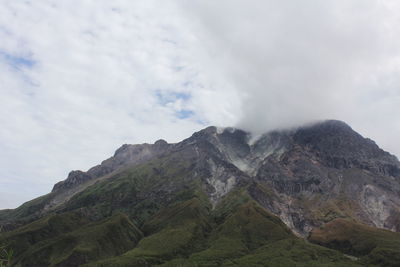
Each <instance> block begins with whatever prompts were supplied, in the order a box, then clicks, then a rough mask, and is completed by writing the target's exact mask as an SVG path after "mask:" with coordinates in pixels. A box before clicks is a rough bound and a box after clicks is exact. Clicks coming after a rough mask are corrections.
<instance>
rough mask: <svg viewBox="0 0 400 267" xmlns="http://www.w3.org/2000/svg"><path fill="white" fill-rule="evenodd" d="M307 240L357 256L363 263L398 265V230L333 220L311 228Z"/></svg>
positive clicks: (399, 240)
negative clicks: (318, 227) (320, 226)
mask: <svg viewBox="0 0 400 267" xmlns="http://www.w3.org/2000/svg"><path fill="white" fill-rule="evenodd" d="M309 240H310V241H311V242H314V243H316V244H319V245H323V246H326V247H329V248H332V249H335V250H339V251H341V252H343V253H346V254H350V255H354V256H357V257H360V258H361V262H363V263H364V264H370V265H377V266H400V233H395V232H391V231H388V230H383V229H377V228H374V227H370V226H367V225H363V224H359V223H356V222H353V221H350V220H345V219H336V220H334V221H332V222H329V223H327V224H326V225H324V226H323V227H322V228H320V229H315V230H314V231H312V233H311V235H310V237H309Z"/></svg>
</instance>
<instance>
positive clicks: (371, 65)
mask: <svg viewBox="0 0 400 267" xmlns="http://www.w3.org/2000/svg"><path fill="white" fill-rule="evenodd" d="M0 6H1V9H0V40H1V42H0V82H1V84H0V96H1V99H2V105H0V124H1V125H2V127H0V140H1V142H0V149H1V151H2V153H1V154H0V162H1V164H0V208H6V207H15V206H17V205H18V204H21V203H22V201H25V200H29V199H31V198H33V197H35V196H38V195H41V194H44V193H46V192H48V191H50V189H51V187H52V185H53V184H54V183H55V182H57V181H59V180H61V179H64V178H65V177H66V175H67V173H68V172H69V171H70V170H72V169H82V170H86V169H88V168H89V167H91V166H93V165H95V164H97V163H99V162H100V161H101V160H103V159H105V158H106V157H108V156H110V155H112V153H113V152H114V150H115V149H116V148H117V147H119V146H120V145H121V144H123V143H142V142H153V141H155V140H157V139H159V138H164V139H166V140H168V141H170V142H175V141H179V140H181V139H183V138H185V137H187V136H189V135H190V134H191V133H192V132H193V131H194V130H198V129H200V128H203V127H205V125H208V124H214V125H219V126H230V125H238V126H240V127H244V128H246V129H249V130H252V131H255V132H260V131H265V130H268V129H271V128H274V127H284V126H288V125H292V124H298V123H302V122H305V121H308V120H313V119H320V118H327V117H329V118H338V119H343V120H345V121H347V122H349V123H350V124H351V125H352V126H354V127H355V129H356V130H358V131H360V132H361V133H362V134H364V135H366V136H369V137H372V138H373V139H375V140H376V141H377V142H378V144H380V145H382V146H383V147H384V148H385V149H387V150H389V151H391V152H395V153H397V155H400V141H398V138H397V137H398V136H399V134H400V123H399V120H398V119H397V118H396V116H397V114H399V107H400V105H399V104H400V99H399V97H400V93H399V91H400V90H399V89H398V88H399V85H400V81H399V79H398V73H399V66H400V64H399V62H400V61H399V54H400V53H399V47H400V46H399V42H398V41H399V38H398V36H400V35H399V32H398V31H399V29H400V27H398V26H399V25H398V21H399V20H398V19H399V16H398V15H397V14H396V11H397V10H399V9H398V8H399V6H398V4H397V2H396V1H372V0H359V1H355V0H353V1H307V2H302V3H298V2H297V1H279V2H277V1H256V0H252V1H236V0H232V1H224V0H220V1H186V2H183V1H153V0H148V1H128V0H119V1H89V0H86V1H78V0H69V1H51V0H43V1H1V2H0ZM14 192H17V193H14ZM12 194H13V195H14V197H13V196H12ZM17 194H19V195H17Z"/></svg>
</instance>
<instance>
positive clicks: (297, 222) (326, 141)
mask: <svg viewBox="0 0 400 267" xmlns="http://www.w3.org/2000/svg"><path fill="white" fill-rule="evenodd" d="M189 142H192V143H193V142H194V143H195V144H196V147H197V148H196V149H197V151H203V153H205V154H207V156H208V157H210V158H211V159H212V160H209V162H211V163H210V164H209V166H208V169H210V170H211V174H210V178H209V179H207V182H208V183H209V184H210V186H211V189H210V190H211V191H210V193H209V194H210V198H211V199H212V201H213V202H214V203H216V202H218V200H219V199H220V198H221V197H223V196H224V195H226V193H228V192H229V191H230V190H231V189H232V188H234V187H235V186H236V184H237V183H238V181H247V182H248V181H254V182H256V183H258V184H262V185H264V186H265V187H267V188H268V189H269V191H270V192H269V195H267V196H266V195H265V192H263V191H260V190H257V189H255V188H256V187H255V188H253V189H250V192H251V193H252V194H253V197H254V199H256V200H257V201H259V203H260V204H261V205H263V206H264V207H265V208H267V209H268V210H270V211H271V212H273V213H275V214H276V215H278V216H279V217H280V218H281V219H282V220H283V221H284V222H285V223H286V224H287V225H288V226H289V227H290V228H291V229H293V230H294V231H295V232H296V233H298V234H300V235H307V234H308V232H309V231H310V230H311V229H312V228H314V227H316V226H319V225H321V224H323V223H324V222H326V221H329V220H331V219H334V218H337V217H349V218H353V219H355V220H357V221H360V222H363V223H366V224H369V225H372V226H376V227H381V228H386V229H390V230H397V229H398V228H399V226H398V220H397V221H396V220H393V219H392V218H393V217H396V216H397V214H399V211H400V163H399V161H398V160H397V158H396V157H395V156H393V155H391V154H389V153H387V152H385V151H383V150H382V149H380V148H379V147H378V146H377V145H376V144H375V143H374V142H373V141H371V140H370V139H366V138H363V137H362V136H361V135H359V134H358V133H356V132H355V131H353V130H352V129H351V128H350V127H349V126H348V125H347V124H345V123H343V122H341V121H325V122H321V123H317V124H314V125H311V126H307V127H302V128H299V129H294V130H288V131H274V132H270V133H267V134H265V135H263V136H261V137H260V138H259V139H258V140H253V141H251V136H250V134H249V133H246V132H244V131H242V130H236V129H233V128H226V129H224V130H219V131H217V129H216V128H215V127H209V128H207V129H205V130H203V131H200V132H198V133H195V134H194V135H193V136H192V137H191V138H189V139H187V140H185V141H183V143H184V144H186V145H187V144H188V143H189ZM215 158H217V159H218V160H215ZM218 162H219V163H218ZM218 165H219V166H218ZM223 166H230V170H229V171H227V169H224V167H223ZM232 166H234V167H236V170H234V169H232ZM250 188H252V187H250ZM395 215H396V216H395Z"/></svg>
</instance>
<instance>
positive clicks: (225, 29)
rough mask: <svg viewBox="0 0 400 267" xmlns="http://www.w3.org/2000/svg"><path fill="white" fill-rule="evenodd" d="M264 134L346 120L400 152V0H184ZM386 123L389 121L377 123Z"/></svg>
mask: <svg viewBox="0 0 400 267" xmlns="http://www.w3.org/2000/svg"><path fill="white" fill-rule="evenodd" d="M183 8H184V10H185V11H186V12H187V14H188V17H190V19H189V20H190V22H191V23H192V27H193V29H194V31H195V33H196V35H197V37H198V38H199V40H200V42H201V44H202V45H203V46H204V49H205V50H207V51H208V53H209V57H210V58H211V60H209V61H208V62H206V63H205V64H207V65H213V70H215V69H220V70H221V71H220V72H219V73H218V75H220V76H221V77H223V78H224V79H226V80H229V81H230V82H231V84H233V87H234V90H235V91H236V93H237V94H238V95H239V96H240V99H241V102H240V106H238V107H237V109H239V110H240V112H238V116H237V121H236V127H238V128H243V129H246V130H249V131H251V132H253V133H255V134H259V133H263V132H266V131H269V130H271V129H276V128H287V127H293V126H297V125H302V124H304V123H309V122H313V121H316V120H324V119H339V120H343V121H346V122H347V123H349V124H350V125H351V126H353V128H355V129H356V130H358V131H360V132H361V133H362V134H363V135H366V136H369V137H372V138H376V139H378V140H377V141H378V143H379V144H381V145H383V146H384V147H385V148H386V149H389V150H390V151H392V152H396V153H397V155H399V154H400V143H399V141H398V138H397V136H399V134H400V123H399V120H398V118H397V116H398V114H399V111H400V108H399V107H400V90H399V88H400V87H399V86H400V80H399V69H400V68H399V67H400V64H399V62H400V61H399V59H400V57H399V55H400V51H399V48H400V46H399V39H400V38H399V36H400V27H399V26H400V25H399V21H400V20H399V15H398V12H397V11H398V10H399V8H400V7H399V4H397V3H396V2H395V1H354V0H353V1H347V0H346V1H305V2H304V1H302V2H299V1H279V2H278V1H205V2H204V1H202V2H200V1H198V2H196V4H195V3H193V2H191V3H190V4H185V5H184V6H183ZM378 128H380V129H379V130H377V129H378Z"/></svg>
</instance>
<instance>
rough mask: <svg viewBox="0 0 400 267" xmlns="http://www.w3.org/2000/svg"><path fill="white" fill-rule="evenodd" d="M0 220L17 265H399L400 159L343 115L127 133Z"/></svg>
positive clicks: (0, 239) (2, 214)
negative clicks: (149, 134) (283, 124)
mask: <svg viewBox="0 0 400 267" xmlns="http://www.w3.org/2000/svg"><path fill="white" fill-rule="evenodd" d="M0 225H2V229H3V233H1V235H0V243H6V244H9V246H10V247H12V248H13V249H14V251H15V264H16V266H78V265H83V264H87V265H86V266H154V265H160V266H161V265H162V266H250V265H251V264H253V265H254V266H311V265H313V266H345V265H346V266H349V265H350V266H365V265H368V264H369V265H371V266H399V265H397V264H400V241H399V240H400V234H399V233H397V232H399V231H400V162H399V161H398V160H397V158H396V157H395V156H393V155H391V154H389V153H388V152H385V151H383V150H382V149H380V148H379V147H378V146H377V145H376V144H375V143H374V142H373V141H372V140H370V139H367V138H364V137H362V136H361V135H360V134H358V133H357V132H355V131H354V130H353V129H352V128H351V127H350V126H348V125H347V124H345V123H344V122H341V121H335V120H329V121H323V122H319V123H315V124H312V125H308V126H303V127H299V128H296V129H290V130H276V131H271V132H268V133H265V134H263V135H261V136H258V137H257V138H254V137H252V136H251V134H250V133H248V132H246V131H243V130H240V129H235V128H217V127H213V126H211V127H208V128H205V129H203V130H201V131H199V132H196V133H194V134H193V135H192V136H191V137H189V138H187V139H185V140H183V141H181V142H179V143H175V144H169V143H167V142H166V141H164V140H158V141H157V142H155V143H154V144H140V145H127V144H125V145H123V146H122V147H120V148H119V149H118V150H117V151H116V152H115V154H114V156H112V157H111V158H109V159H107V160H105V161H103V162H102V163H101V164H99V165H97V166H95V167H93V168H91V169H89V170H88V171H86V172H83V171H72V172H70V173H69V175H68V177H67V179H65V180H64V181H61V182H59V183H57V184H56V185H54V188H53V190H52V192H51V193H49V194H47V195H45V196H42V197H40V198H37V199H34V200H32V201H29V202H27V203H25V204H23V205H22V206H20V207H19V208H17V209H14V210H3V211H0ZM304 239H308V241H311V242H312V243H314V244H311V243H309V242H305V241H304ZM343 253H345V254H343ZM347 254H349V255H352V256H353V257H349V256H346V255H347ZM253 265H252V266H253Z"/></svg>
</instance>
